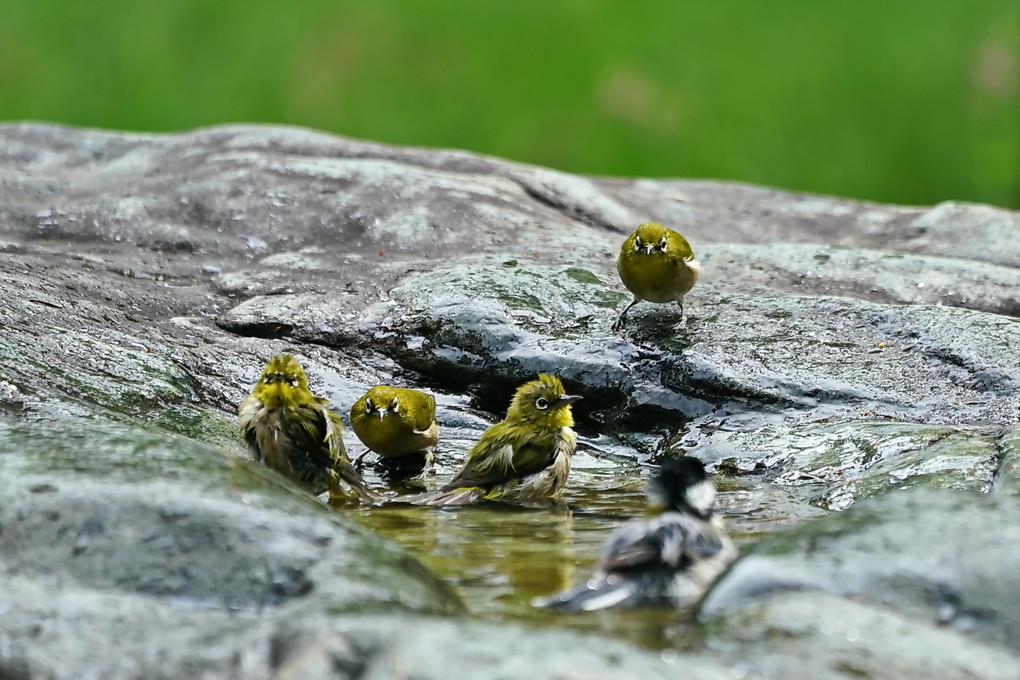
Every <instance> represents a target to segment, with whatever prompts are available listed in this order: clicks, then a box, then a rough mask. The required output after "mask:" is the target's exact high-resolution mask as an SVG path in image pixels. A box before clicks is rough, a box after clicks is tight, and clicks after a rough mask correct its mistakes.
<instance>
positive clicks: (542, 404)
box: [535, 397, 549, 409]
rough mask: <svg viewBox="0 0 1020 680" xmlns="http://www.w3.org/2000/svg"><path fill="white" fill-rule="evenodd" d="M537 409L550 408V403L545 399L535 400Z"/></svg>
mask: <svg viewBox="0 0 1020 680" xmlns="http://www.w3.org/2000/svg"><path fill="white" fill-rule="evenodd" d="M535 407H536V408H540V409H547V408H549V402H548V401H546V399H545V397H539V398H538V399H536V400H535Z"/></svg>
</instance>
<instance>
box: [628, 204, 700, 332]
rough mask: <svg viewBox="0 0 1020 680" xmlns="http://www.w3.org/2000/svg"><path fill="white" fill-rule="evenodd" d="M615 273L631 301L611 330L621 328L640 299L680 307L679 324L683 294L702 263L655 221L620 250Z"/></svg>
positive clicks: (681, 239) (677, 236)
mask: <svg viewBox="0 0 1020 680" xmlns="http://www.w3.org/2000/svg"><path fill="white" fill-rule="evenodd" d="M616 270H617V271H618V272H619V273H620V280H621V281H623V285H625V286H626V287H627V290H629V291H630V292H631V293H633V294H634V300H633V301H632V302H631V303H630V304H629V305H627V307H626V308H625V309H624V310H623V312H622V313H621V314H620V318H618V319H617V320H616V323H614V324H613V330H619V329H620V328H622V327H623V322H624V319H625V318H626V316H627V312H628V311H630V308H631V307H633V306H634V305H636V304H637V303H638V302H641V301H642V300H645V301H647V302H655V303H659V304H662V303H666V302H676V303H677V304H679V305H680V322H681V323H683V322H684V321H685V320H686V318H687V312H686V310H685V309H684V295H685V294H687V292H688V291H690V289H691V288H693V287H694V283H695V282H696V281H697V280H698V273H699V272H700V271H701V263H699V262H698V258H696V257H694V251H692V250H691V246H690V244H689V243H687V239H685V238H684V237H683V236H681V235H680V234H678V233H676V232H675V231H673V230H672V229H667V228H666V227H664V226H662V225H661V224H656V223H655V222H646V223H645V224H642V225H641V226H639V227H638V228H637V230H636V231H635V232H634V233H633V234H631V235H630V237H629V238H628V239H627V240H626V241H624V242H623V245H622V246H621V247H620V256H619V257H618V258H617V259H616Z"/></svg>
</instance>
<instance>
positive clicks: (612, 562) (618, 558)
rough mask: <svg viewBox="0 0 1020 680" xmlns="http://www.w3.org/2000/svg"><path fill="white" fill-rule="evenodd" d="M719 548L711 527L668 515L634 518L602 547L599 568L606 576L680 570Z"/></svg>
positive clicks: (685, 517) (683, 515) (696, 521)
mask: <svg viewBox="0 0 1020 680" xmlns="http://www.w3.org/2000/svg"><path fill="white" fill-rule="evenodd" d="M722 547H723V544H722V538H721V536H720V535H719V534H718V532H717V531H716V530H715V529H714V527H712V526H711V525H710V524H708V523H706V522H703V521H701V520H699V519H697V518H694V517H690V516H688V515H685V514H681V513H678V512H667V513H664V514H662V515H659V516H658V517H654V518H652V519H633V520H631V521H629V522H627V523H626V524H624V525H623V526H622V527H620V528H619V529H618V530H617V531H616V533H615V534H613V535H612V536H611V537H610V538H609V540H608V541H607V542H606V544H605V546H603V548H602V554H601V556H600V558H599V566H600V567H601V568H602V570H603V571H605V572H607V573H608V572H614V571H628V570H631V569H642V568H648V567H655V566H669V567H672V568H674V569H680V568H684V567H686V566H687V564H689V563H690V562H691V561H692V560H694V559H699V558H705V557H710V556H712V555H714V554H716V553H717V552H719V550H720V549H722Z"/></svg>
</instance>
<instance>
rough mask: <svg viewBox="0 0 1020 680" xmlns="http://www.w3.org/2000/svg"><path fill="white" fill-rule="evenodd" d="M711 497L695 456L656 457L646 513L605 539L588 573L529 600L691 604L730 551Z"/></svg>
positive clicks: (561, 606) (590, 605)
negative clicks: (579, 580)
mask: <svg viewBox="0 0 1020 680" xmlns="http://www.w3.org/2000/svg"><path fill="white" fill-rule="evenodd" d="M714 504H715V486H713V484H712V482H711V480H710V479H709V478H708V476H707V474H706V473H705V466H704V465H703V464H702V463H701V461H699V460H698V459H696V458H691V457H685V458H680V459H679V460H669V461H666V462H664V463H663V464H662V467H661V468H660V469H659V471H658V474H657V475H656V476H655V477H654V478H653V479H652V480H651V483H650V484H649V489H648V516H646V517H644V518H636V519H632V520H630V521H629V522H627V523H626V524H624V525H623V526H622V527H620V528H619V529H617V530H616V532H614V533H613V535H612V536H610V537H609V539H608V540H606V542H605V543H604V544H603V546H602V552H601V555H600V556H599V563H598V568H597V571H596V573H595V575H594V576H593V577H592V578H591V579H589V580H588V581H586V582H585V583H581V584H580V585H578V586H575V587H574V588H573V589H571V590H566V591H564V592H562V593H558V594H556V595H552V596H550V597H547V598H538V599H536V600H534V601H533V602H532V604H533V605H534V606H536V607H546V608H549V609H555V610H559V611H595V610H598V609H607V608H609V607H650V606H671V607H686V606H690V605H693V604H694V603H696V602H697V601H698V599H699V598H700V597H701V595H702V594H704V592H705V591H706V590H707V589H708V587H709V586H710V585H711V584H712V582H713V581H715V579H716V578H718V577H719V575H720V574H721V573H722V572H723V570H724V569H726V567H727V566H728V565H729V563H730V562H732V561H733V560H734V559H735V558H736V556H737V551H736V548H734V547H733V543H732V542H731V541H730V539H729V537H728V536H727V535H726V531H725V529H724V528H723V525H722V520H721V519H720V518H719V516H718V515H716V514H715V512H714Z"/></svg>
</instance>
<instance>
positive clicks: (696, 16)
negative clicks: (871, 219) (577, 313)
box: [0, 0, 1020, 207]
mask: <svg viewBox="0 0 1020 680" xmlns="http://www.w3.org/2000/svg"><path fill="white" fill-rule="evenodd" d="M1018 54H1020V2H1018V0H845V1H837V0H672V1H669V0H661V1H655V0H649V1H644V2H641V1H632V2H627V1H625V0H617V1H614V2H610V1H608V0H607V1H599V0H543V1H537V0H488V1H486V0H459V1H456V0H404V1H399V2H398V1H397V0H360V1H354V0H342V1H334V2H326V1H325V0H291V1H290V2H280V1H273V2H271V1H269V0H244V1H243V2H242V1H240V0H102V1H101V2H87V1H84V0H81V1H79V0H65V1H58V0H2V2H0V119H3V120H25V119H31V120H46V121H56V122H61V123H68V124H73V125H85V126H97V127H104V128H120V129H128V130H154V131H163V130H182V129H187V128H193V127H196V126H203V125H212V124H216V123H224V122H237V121H257V122H267V123H290V124H296V125H306V126H310V127H314V128H319V129H323V130H328V131H332V132H336V133H340V134H344V135H350V136H354V137H362V138H367V139H374V140H380V141H385V142H391V143H395V144H413V145H423V146H441V147H456V148H462V149H470V150H475V151H481V152H485V153H490V154H495V155H499V156H504V157H508V158H513V159H519V160H523V161H528V162H533V163H539V164H542V165H547V166H551V167H555V168H560V169H563V170H568V171H574V172H582V173H593V174H608V175H626V176H671V177H711V178H723V179H735V180H743V181H747V182H754V183H760V184H766V185H772V186H777V187H786V188H791V189H797V190H804V191H810V192H820V193H828V194H837V195H843V196H853V197H860V198H868V199H874V200H879V201H891V202H899V203H910V204H930V203H934V202H937V201H941V200H947V199H957V200H970V201H982V202H988V203H993V204H998V205H1003V206H1011V207H1020V167H1018V165H1020V161H1018V156H1020V132H1018V130H1020V86H1018V79H1020V73H1018V71H1020V67H1018V60H1020V56H1018Z"/></svg>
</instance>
